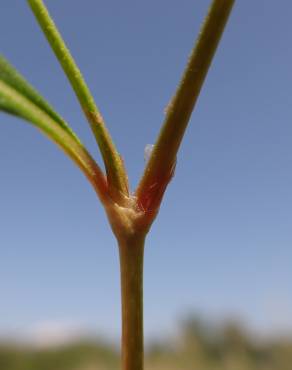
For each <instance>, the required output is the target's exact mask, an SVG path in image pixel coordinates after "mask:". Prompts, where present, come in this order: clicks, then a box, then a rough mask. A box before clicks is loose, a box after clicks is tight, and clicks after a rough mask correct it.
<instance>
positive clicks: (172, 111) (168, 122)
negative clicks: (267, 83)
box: [136, 0, 235, 210]
mask: <svg viewBox="0 0 292 370" xmlns="http://www.w3.org/2000/svg"><path fill="white" fill-rule="evenodd" d="M234 2H235V0H213V1H212V3H211V6H210V8H209V12H208V14H207V16H206V18H205V21H204V23H203V26H202V28H201V31H200V33H199V36H198V39H197V41H196V44H195V47H194V49H193V51H192V53H191V56H190V58H189V61H188V63H187V66H186V69H185V71H184V74H183V76H182V80H181V82H180V84H179V86H178V89H177V91H176V93H175V96H174V97H173V99H172V100H171V102H170V104H169V106H168V107H167V113H166V117H165V121H164V124H163V126H162V128H161V131H160V133H159V136H158V139H157V141H156V143H155V145H154V149H153V152H152V154H151V157H150V159H149V161H148V163H147V166H146V168H145V171H144V174H143V177H142V179H141V181H140V183H139V185H138V188H137V190H136V195H137V197H138V202H139V204H140V205H141V206H142V208H143V209H144V210H148V208H149V206H150V207H151V206H152V207H157V205H158V204H155V203H157V202H155V199H158V201H160V200H161V196H160V194H161V193H162V194H163V191H164V190H165V187H166V186H167V182H168V181H169V179H170V178H171V177H172V174H173V173H172V172H173V167H174V165H175V162H176V155H177V152H178V149H179V146H180V144H181V141H182V138H183V136H184V133H185V130H186V128H187V125H188V122H189V119H190V116H191V113H192V111H193V108H194V106H195V103H196V101H197V98H198V96H199V93H200V91H201V88H202V85H203V83H204V80H205V77H206V75H207V72H208V69H209V67H210V65H211V62H212V59H213V56H214V54H215V51H216V49H217V46H218V43H219V41H220V39H221V36H222V34H223V31H224V27H225V25H226V22H227V20H228V17H229V14H230V12H231V9H232V6H233V4H234ZM154 184H161V186H160V187H159V186H156V188H157V192H158V195H156V194H155V192H154V191H153V190H152V191H151V193H150V195H149V189H150V190H151V189H152V188H153V186H154ZM161 187H162V189H161ZM149 198H154V202H153V203H154V204H151V203H150V201H149Z"/></svg>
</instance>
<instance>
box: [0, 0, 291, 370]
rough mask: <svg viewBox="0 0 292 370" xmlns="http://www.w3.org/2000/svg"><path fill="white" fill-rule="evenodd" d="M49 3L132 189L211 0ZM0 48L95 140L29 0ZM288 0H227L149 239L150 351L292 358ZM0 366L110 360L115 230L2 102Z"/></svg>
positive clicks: (224, 362) (115, 302) (232, 358)
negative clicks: (225, 17) (226, 16)
mask: <svg viewBox="0 0 292 370" xmlns="http://www.w3.org/2000/svg"><path fill="white" fill-rule="evenodd" d="M46 4H47V6H48V8H49V10H50V12H51V14H52V16H53V18H54V19H55V21H56V23H57V25H58V27H59V29H60V31H61V32H62V34H63V37H64V38H65V40H66V42H67V44H68V46H69V47H70V49H71V51H72V54H73V55H74V57H75V58H76V60H77V63H78V64H79V66H80V68H81V70H82V71H83V73H84V76H85V79H86V80H87V81H88V83H89V86H90V88H91V90H92V93H93V95H94V97H95V98H96V101H97V104H98V106H99V107H100V109H101V112H102V114H103V116H104V118H105V121H106V123H107V125H108V128H109V130H110V132H111V134H112V136H113V139H114V141H115V143H116V144H117V147H118V149H119V151H120V153H121V154H122V156H123V158H124V160H125V163H126V167H127V169H128V172H129V179H130V182H131V184H132V189H134V188H135V186H136V184H137V182H138V179H139V177H140V176H141V173H142V171H143V167H144V159H143V156H144V148H145V146H146V145H147V144H151V143H154V141H155V138H156V135H157V133H158V131H159V128H160V125H161V122H162V121H163V118H164V109H165V107H166V106H167V104H168V102H169V100H170V98H171V96H172V94H173V93H174V91H175V88H176V86H177V83H178V81H179V79H180V76H181V73H182V70H183V68H184V66H185V63H186V60H187V57H188V55H189V53H190V50H191V48H192V46H193V43H194V40H195V38H196V35H197V33H198V31H199V28H200V24H201V22H202V20H203V18H204V16H205V14H206V11H207V8H208V6H209V1H208V0H197V1H195V2H194V1H191V0H180V1H179V2H178V1H174V0H148V1H147V2H141V1H134V0H125V1H123V2H118V1H112V0H107V1H103V0H101V1H98V2H97V1H94V0H83V1H70V2H68V1H53V0H47V1H46ZM0 9H1V11H0V51H1V54H4V55H5V56H6V57H7V58H8V59H9V60H10V62H11V63H12V64H13V65H14V66H15V67H16V68H17V69H18V70H19V71H20V72H21V73H22V74H23V75H25V76H26V78H27V79H28V80H29V81H30V82H31V83H32V84H33V85H34V86H35V87H36V88H37V89H38V90H39V91H40V92H41V93H42V95H44V96H45V97H46V98H47V100H48V101H49V102H51V103H52V105H53V106H54V107H55V109H56V110H57V111H58V112H59V113H60V114H61V115H62V116H63V117H64V118H66V120H67V121H68V122H69V123H70V125H71V126H72V127H73V128H74V130H75V131H76V132H77V133H78V135H79V136H80V137H81V139H82V141H83V142H84V143H85V144H86V146H87V147H88V148H89V149H90V151H91V153H92V154H93V155H94V156H95V157H96V158H97V160H98V161H99V163H101V161H100V156H99V154H98V150H97V149H96V145H95V142H94V139H93V137H92V135H91V133H90V130H89V128H88V125H87V123H86V122H85V119H84V118H83V116H82V113H81V111H80V108H79V106H78V104H77V102H76V98H75V96H74V94H73V93H72V91H71V89H70V87H69V84H68V82H67V80H66V78H65V77H64V75H63V73H62V71H61V68H60V67H59V65H58V63H57V62H56V60H55V58H54V56H53V54H52V52H51V50H50V48H49V47H48V45H47V43H46V41H45V39H44V36H43V35H42V34H41V32H40V31H39V28H38V25H37V24H36V21H35V19H34V17H33V15H32V13H31V11H30V9H29V7H28V6H27V4H26V1H23V2H20V1H18V0H2V1H1V5H0ZM291 12H292V4H291V2H290V1H288V0H282V1H281V2H279V3H275V2H274V1H269V0H268V1H265V2H264V3H263V2H259V1H258V2H254V1H244V2H243V1H237V2H236V4H235V7H234V11H233V13H232V15H231V18H230V21H229V23H228V26H227V28H226V31H225V33H224V36H223V39H222V42H221V44H220V46H219V49H218V52H217V54H216V57H215V59H214V62H213V64H212V66H211V68H210V71H209V74H208V77H207V79H206V82H205V85H204V87H203V89H202V92H201V95H200V98H199V100H198V104H197V107H196V109H195V112H194V114H193V116H192V119H191V122H190V125H189V128H188V130H187V133H186V137H185V140H184V142H183V145H182V147H181V151H180V153H179V156H178V161H177V162H178V164H177V169H176V175H175V177H174V179H173V181H172V183H171V184H170V186H169V188H168V191H167V193H166V195H165V199H164V202H163V204H162V207H161V210H160V213H159V215H158V218H157V220H156V221H155V223H154V225H153V228H152V230H151V232H150V234H149V236H148V239H147V243H146V250H145V282H144V286H145V342H146V364H147V366H146V368H147V369H148V370H154V369H160V370H163V369H170V370H171V369H182V370H184V369H186V370H188V369H192V370H196V369H198V370H215V369H216V370H221V369H222V370H229V369H232V370H245V369H249V370H251V369H254V370H261V369H264V370H278V369H279V370H285V369H289V370H290V369H291V361H292V295H291V291H292V289H291V288H292V286H291V281H292V269H291V263H292V248H291V246H292V233H291V224H292V192H291V188H292V171H291V164H292V146H291V140H292V125H291V122H292V112H291V106H292V88H291V86H292V74H291V65H292V50H291V34H292V23H291V20H290V18H291V16H290V15H291ZM0 132H1V134H0V168H1V172H0V180H1V181H0V205H1V206H0V253H1V255H0V256H1V257H0V297H1V298H0V370H36V369H38V370H39V369H41V370H53V369H54V370H67V369H68V370H101V369H106V370H107V369H108V370H110V369H117V368H118V362H119V336H120V293H119V264H118V253H117V248H116V245H115V240H114V238H113V236H112V234H111V232H110V228H109V226H108V224H107V221H106V219H105V215H104V212H103V210H102V208H101V206H100V205H99V203H98V201H97V199H96V196H95V194H94V192H93V190H92V189H91V187H90V186H89V185H88V183H87V182H86V180H85V179H84V177H83V175H82V174H81V173H80V172H79V171H78V169H76V168H75V167H74V165H73V164H72V163H71V162H70V161H69V160H68V159H67V158H66V157H65V156H64V155H63V154H62V153H61V152H60V151H59V150H58V149H57V148H56V147H55V146H54V145H52V143H50V142H49V141H48V140H47V139H46V138H45V137H43V136H41V135H40V134H39V132H37V130H35V129H34V128H33V127H30V126H28V125H27V124H26V123H24V122H22V121H20V120H18V119H16V118H13V117H9V116H7V115H3V114H1V115H0Z"/></svg>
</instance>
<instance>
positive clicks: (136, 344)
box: [119, 236, 145, 370]
mask: <svg viewBox="0 0 292 370" xmlns="http://www.w3.org/2000/svg"><path fill="white" fill-rule="evenodd" d="M144 241H145V237H144V236H143V237H137V238H130V239H127V240H126V241H125V240H123V241H120V242H119V251H120V267H121V292H122V370H143V256H144Z"/></svg>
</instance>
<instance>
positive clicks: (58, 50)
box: [27, 0, 128, 200]
mask: <svg viewBox="0 0 292 370" xmlns="http://www.w3.org/2000/svg"><path fill="white" fill-rule="evenodd" d="M27 1H28V3H29V5H30V7H31V9H32V11H33V13H34V15H35V17H36V18H37V20H38V22H39V25H40V27H41V28H42V30H43V32H44V34H45V36H46V38H47V40H48V42H49V44H50V45H51V48H52V49H53V51H54V53H55V55H56V57H57V59H58V60H59V62H60V64H61V66H62V68H63V70H64V72H65V74H66V75H67V77H68V79H69V81H70V83H71V86H72V88H73V90H74V91H75V94H76V96H77V98H78V100H79V102H80V105H81V107H82V109H83V111H84V113H85V115H86V117H87V119H88V121H89V123H90V126H91V129H92V131H93V134H94V136H95V139H96V141H97V144H98V146H99V149H100V151H101V154H102V158H103V161H104V164H105V168H106V172H107V177H108V183H109V189H110V190H111V192H112V195H113V196H114V198H115V199H116V200H118V198H119V196H120V198H122V195H126V196H127V195H128V182H127V176H126V173H125V169H124V165H123V162H122V159H121V157H120V155H119V153H118V152H117V150H116V147H115V145H114V143H113V141H112V139H111V137H110V134H109V132H108V130H107V128H106V126H105V123H104V120H103V118H102V116H101V114H100V112H99V110H98V108H97V106H96V104H95V101H94V99H93V97H92V95H91V93H90V90H89V88H88V86H87V84H86V82H85V81H84V78H83V76H82V74H81V72H80V70H79V68H78V66H77V65H76V63H75V61H74V59H73V57H72V55H71V53H70V51H69V49H68V48H67V46H66V44H65V42H64V40H63V39H62V36H61V34H60V33H59V31H58V29H57V27H56V25H55V23H54V21H53V20H52V18H51V16H50V14H49V12H48V10H47V8H46V7H45V5H44V3H43V1H42V0H27Z"/></svg>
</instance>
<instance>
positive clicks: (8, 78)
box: [0, 55, 79, 141]
mask: <svg viewBox="0 0 292 370" xmlns="http://www.w3.org/2000/svg"><path fill="white" fill-rule="evenodd" d="M0 80H1V81H3V82H5V83H6V84H7V85H9V86H11V87H12V88H14V89H15V90H16V91H18V92H19V93H20V94H21V95H23V96H25V97H26V98H27V99H28V100H30V101H31V102H32V103H34V104H35V105H36V106H38V107H39V108H40V109H41V110H43V111H44V112H46V113H47V114H48V115H49V116H50V117H51V118H52V119H53V120H54V121H55V122H56V123H58V124H59V125H60V126H61V127H63V129H64V130H66V131H67V132H68V134H69V135H71V136H72V137H74V139H75V140H77V141H79V139H78V137H77V135H76V134H75V133H74V132H73V131H72V129H71V128H70V127H69V126H68V124H67V123H66V122H65V121H64V120H63V119H62V118H61V117H60V116H59V115H58V113H56V112H55V111H54V109H53V108H52V107H51V105H50V104H49V103H48V102H47V101H46V100H45V99H44V98H43V97H42V96H41V95H40V94H39V93H38V92H37V90H35V88H34V87H32V86H31V85H30V84H29V83H28V82H27V81H26V80H25V78H24V77H23V76H22V75H21V74H20V73H19V72H18V71H17V70H16V69H15V68H14V67H13V66H12V65H11V64H10V63H9V62H8V61H7V60H6V59H5V58H4V57H3V56H2V55H0ZM2 109H3V110H7V109H5V107H2ZM9 113H11V114H15V115H17V112H15V111H11V112H9Z"/></svg>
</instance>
